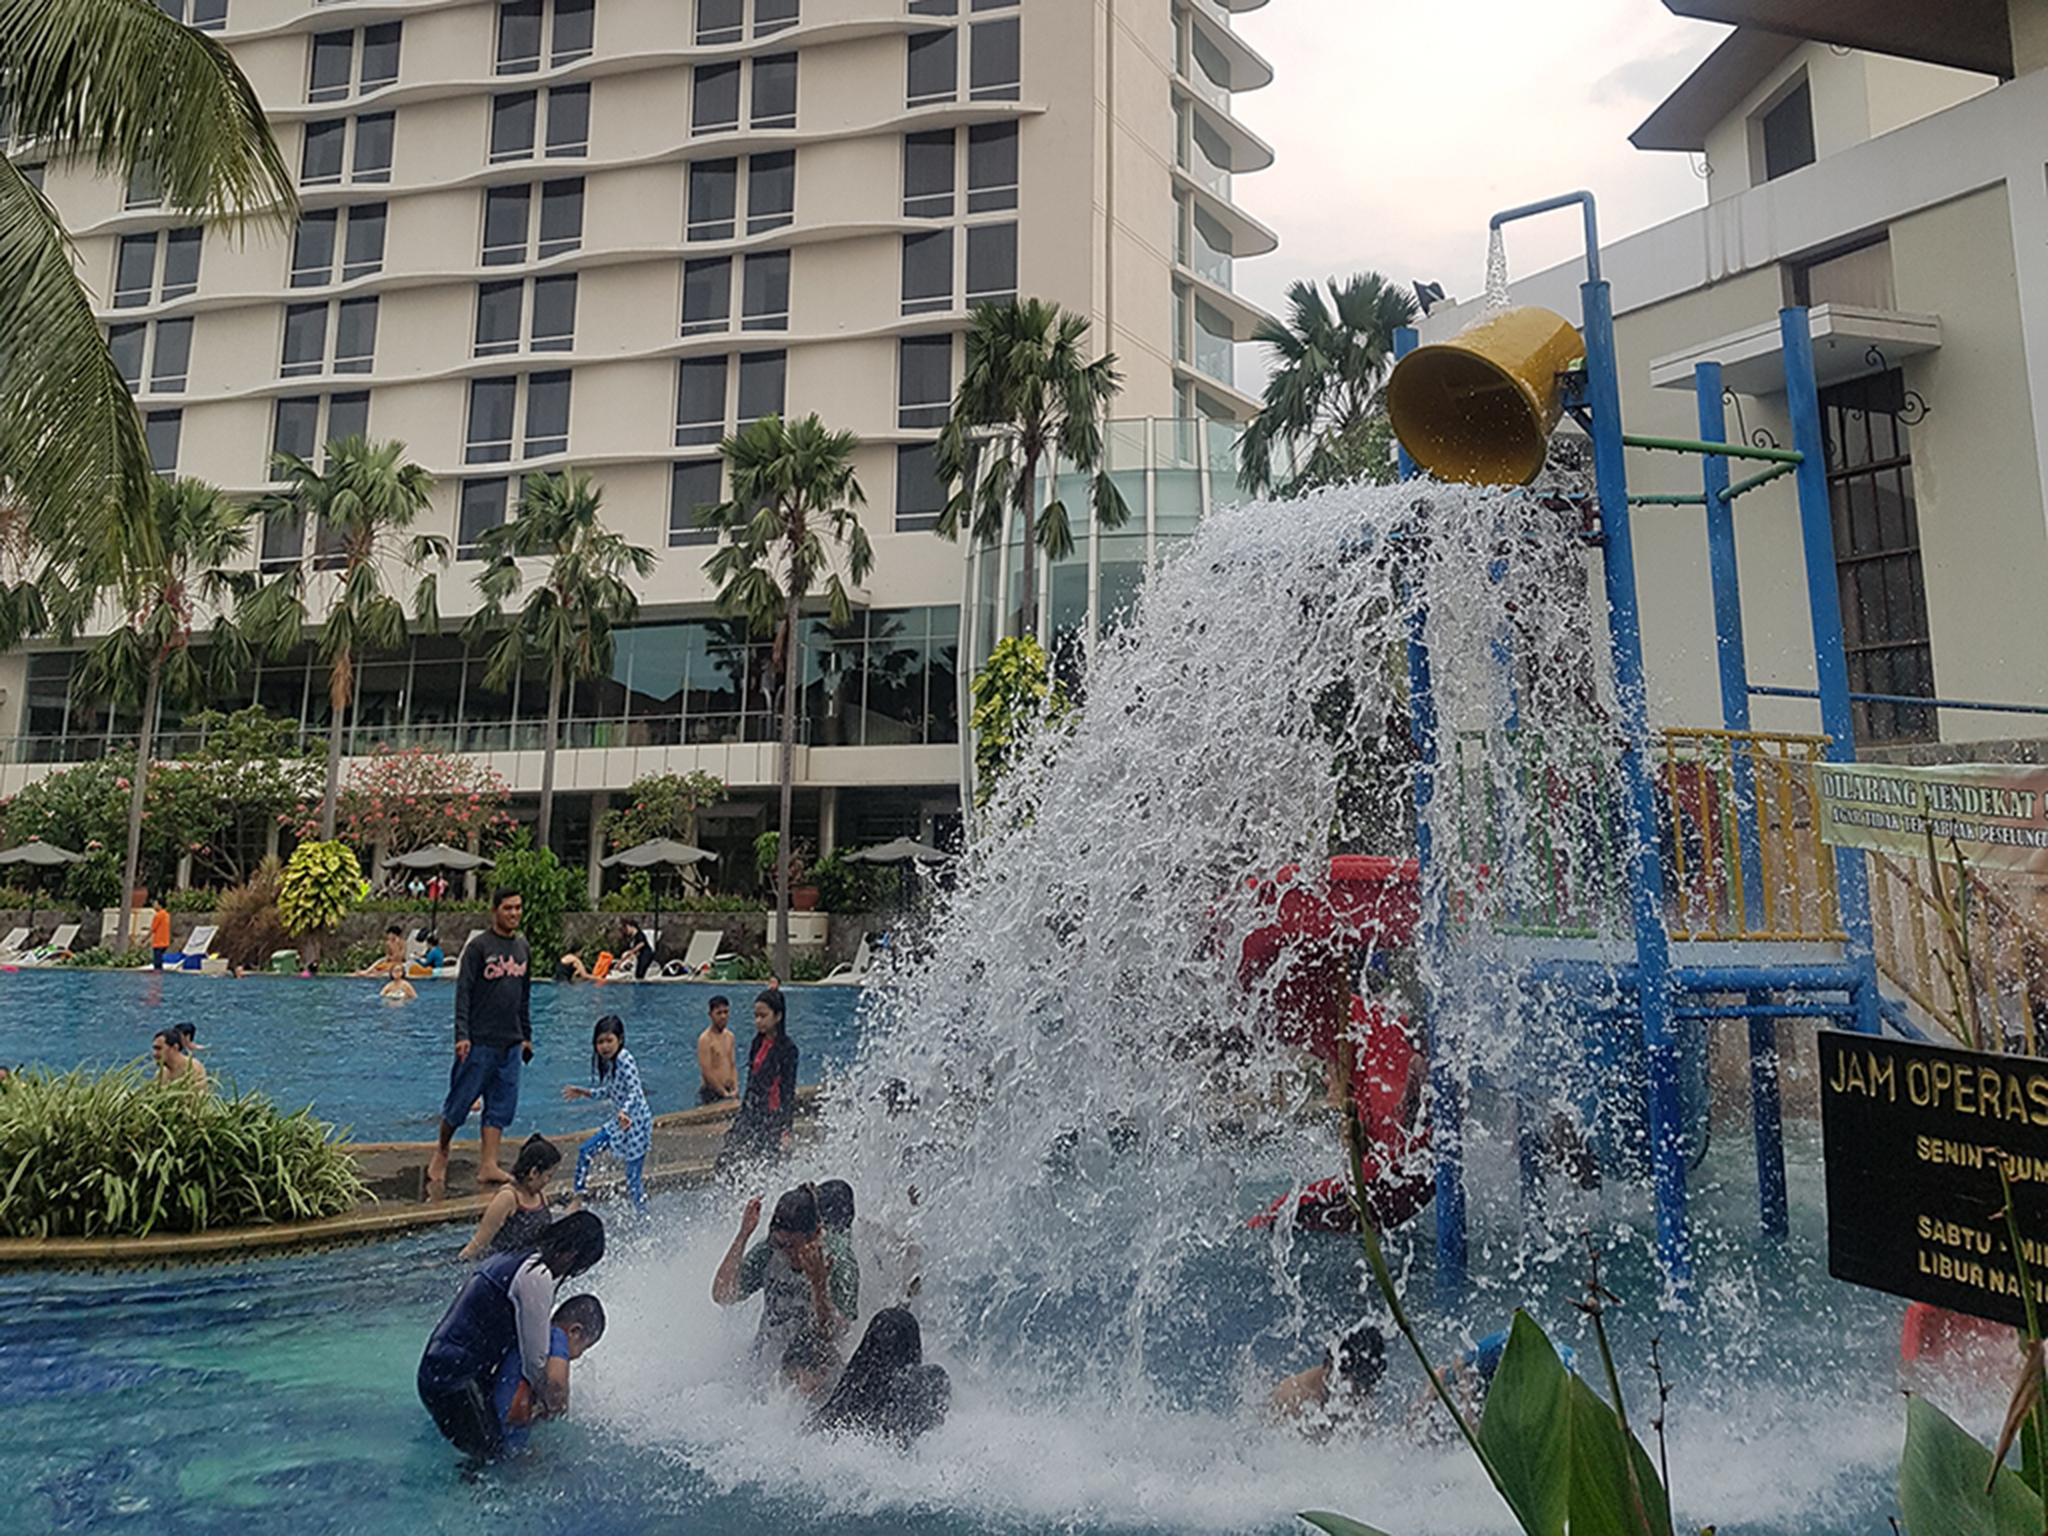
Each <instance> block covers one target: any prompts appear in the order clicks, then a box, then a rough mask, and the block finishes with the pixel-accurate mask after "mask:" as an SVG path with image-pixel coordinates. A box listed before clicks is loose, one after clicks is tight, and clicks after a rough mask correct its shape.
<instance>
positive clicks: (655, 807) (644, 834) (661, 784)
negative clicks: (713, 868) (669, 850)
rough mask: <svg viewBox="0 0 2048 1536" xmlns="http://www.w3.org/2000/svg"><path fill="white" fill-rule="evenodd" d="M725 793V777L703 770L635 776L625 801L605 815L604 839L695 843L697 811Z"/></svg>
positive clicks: (627, 843)
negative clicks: (664, 840) (637, 777)
mask: <svg viewBox="0 0 2048 1536" xmlns="http://www.w3.org/2000/svg"><path fill="white" fill-rule="evenodd" d="M725 795H726V786H725V780H723V779H721V778H720V777H719V776H718V775H717V774H715V773H705V772H703V771H702V770H699V771H698V772H696V773H652V774H649V775H647V777H645V778H641V779H635V780H634V781H633V784H632V787H631V788H630V789H628V790H627V791H626V796H627V802H626V804H624V805H622V806H619V807H617V808H616V809H614V810H611V811H608V812H607V813H606V814H605V818H604V836H605V841H606V842H608V843H609V844H611V846H612V847H614V848H631V847H632V846H634V844H636V843H645V842H649V841H651V840H652V839H654V838H657V837H673V838H675V839H677V840H678V841H680V842H685V843H694V842H695V841H696V840H697V812H698V811H700V810H702V809H703V808H704V807H705V806H707V805H716V804H717V803H718V802H719V801H721V800H723V799H724V798H725Z"/></svg>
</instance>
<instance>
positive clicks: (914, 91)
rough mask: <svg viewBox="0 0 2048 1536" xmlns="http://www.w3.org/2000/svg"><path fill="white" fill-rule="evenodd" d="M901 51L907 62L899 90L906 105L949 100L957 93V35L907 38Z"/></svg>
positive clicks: (958, 53)
mask: <svg viewBox="0 0 2048 1536" xmlns="http://www.w3.org/2000/svg"><path fill="white" fill-rule="evenodd" d="M905 48H906V51H907V55H908V60H909V63H908V69H907V74H906V79H905V82H904V90H903V99H904V104H905V105H906V106H912V107H921V106H925V105H927V104H929V103H931V102H935V101H951V100H953V99H954V98H955V97H956V96H958V95H959V94H960V34H959V33H958V32H955V31H952V30H950V29H949V30H947V31H944V32H925V33H922V34H920V35H918V36H916V37H912V38H909V39H907V40H906V43H905Z"/></svg>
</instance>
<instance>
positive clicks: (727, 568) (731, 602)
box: [698, 415, 875, 977]
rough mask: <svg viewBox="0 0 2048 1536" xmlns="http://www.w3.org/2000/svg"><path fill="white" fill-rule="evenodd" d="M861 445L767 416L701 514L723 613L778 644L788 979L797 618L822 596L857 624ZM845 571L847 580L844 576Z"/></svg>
mask: <svg viewBox="0 0 2048 1536" xmlns="http://www.w3.org/2000/svg"><path fill="white" fill-rule="evenodd" d="M858 445H859V440H858V439H857V438H855V437H854V435H853V434H852V433H851V432H834V431H831V430H830V429H828V428H827V427H826V425H825V424H824V423H823V422H822V421H820V420H819V419H818V418H817V417H816V416H815V415H813V416H806V417H804V419H803V420H801V421H795V422H784V421H783V419H782V418H781V417H780V416H764V417H763V418H762V419H761V420H759V421H756V422H753V423H751V424H750V425H748V426H747V427H745V428H743V429H742V430H741V431H740V432H739V433H738V434H736V435H735V436H732V437H728V438H727V439H726V440H725V441H724V442H723V443H721V444H720V445H719V452H721V453H723V454H724V455H725V461H726V463H727V464H728V465H730V466H731V468H732V499H731V500H729V501H725V502H721V503H720V504H719V505H717V506H715V507H706V508H704V509H703V510H702V511H701V512H699V514H698V522H699V523H700V524H701V525H702V526H703V527H706V528H716V529H717V530H718V531H719V532H720V533H721V534H722V535H724V537H723V538H722V539H721V540H720V542H719V546H718V549H717V551H716V553H714V554H713V555H712V556H711V558H710V559H709V560H707V561H705V562H704V569H705V572H706V573H707V574H708V575H709V576H710V577H711V579H712V580H713V581H715V582H717V583H718V589H719V590H718V601H719V605H720V606H721V607H723V608H724V609H726V611H728V612H730V613H735V614H739V615H742V616H743V617H745V618H746V620H747V621H748V624H749V627H750V628H751V629H752V630H753V632H754V633H755V634H757V635H770V634H772V635H773V636H774V637H775V645H774V651H773V657H774V669H775V672H776V674H777V675H778V676H779V677H780V679H781V683H782V757H781V772H780V778H781V782H782V820H781V824H780V825H781V834H782V835H781V837H780V839H779V841H778V843H777V847H776V858H775V909H776V913H777V926H776V937H775V973H776V974H777V975H778V976H784V977H786V976H788V975H789V859H790V851H791V849H790V835H789V823H790V807H791V801H792V798H793V795H794V784H793V780H794V776H795V770H796V696H797V688H796V685H795V682H794V680H793V679H794V675H795V674H796V671H797V668H796V652H797V646H798V637H797V630H796V624H797V610H798V608H799V607H800V606H801V605H802V603H803V601H804V599H806V598H807V597H810V596H812V595H813V594H814V593H817V592H822V593H823V595H824V598H825V603H826V608H827V610H828V612H829V613H830V616H831V621H832V623H833V624H834V625H838V626H843V625H845V624H846V623H847V622H848V620H849V619H850V617H851V614H852V603H851V601H850V600H849V598H848V596H847V591H846V584H847V582H848V581H852V582H854V583H855V584H856V585H857V584H859V583H860V582H863V581H865V580H867V575H868V571H869V570H870V569H871V568H872V567H873V566H874V563H875V552H874V549H873V547H872V546H871V545H870V544H869V543H868V535H867V530H866V529H864V528H862V527H861V525H860V518H859V516H858V515H857V514H856V513H855V511H854V508H856V507H860V506H864V505H866V503H867V497H866V495H864V494H863V493H862V491H861V488H860V481H859V480H858V479H857V478H855V476H854V472H853V453H854V449H855V448H856V447H857V446H858ZM842 565H843V566H844V568H845V569H844V574H842V573H841V570H840V569H839V567H840V566H842Z"/></svg>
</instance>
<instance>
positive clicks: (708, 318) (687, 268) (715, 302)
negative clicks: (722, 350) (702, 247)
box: [682, 256, 732, 336]
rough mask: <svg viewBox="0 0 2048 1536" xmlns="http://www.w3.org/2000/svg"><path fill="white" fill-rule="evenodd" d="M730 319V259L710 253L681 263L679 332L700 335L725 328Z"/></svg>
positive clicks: (686, 334)
mask: <svg viewBox="0 0 2048 1536" xmlns="http://www.w3.org/2000/svg"><path fill="white" fill-rule="evenodd" d="M731 320H732V258H731V257H730V256H714V257H711V258H709V259H708V260H702V261H686V262H684V263H683V331H682V334H683V335H685V336H701V335H704V334H705V333H707V332H711V331H722V330H725V329H726V328H727V327H728V326H729V325H730V323H731Z"/></svg>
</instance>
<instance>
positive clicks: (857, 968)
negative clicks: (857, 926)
mask: <svg viewBox="0 0 2048 1536" xmlns="http://www.w3.org/2000/svg"><path fill="white" fill-rule="evenodd" d="M873 938H874V935H873V934H870V933H864V934H862V935H861V936H860V948H859V949H858V950H856V951H855V952H854V956H853V958H852V959H851V960H849V961H847V962H846V963H845V964H844V965H835V966H834V967H832V969H831V970H829V971H827V972H826V973H825V974H824V975H823V976H821V977H820V978H819V979H818V985H820V986H822V987H857V986H859V985H861V983H863V982H865V981H866V980H867V979H868V969H869V967H871V966H872V965H873V964H874V963H875V955H874V950H873V948H872V947H871V945H870V943H869V941H870V940H871V939H873Z"/></svg>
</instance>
